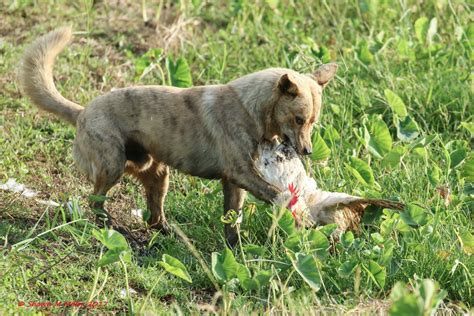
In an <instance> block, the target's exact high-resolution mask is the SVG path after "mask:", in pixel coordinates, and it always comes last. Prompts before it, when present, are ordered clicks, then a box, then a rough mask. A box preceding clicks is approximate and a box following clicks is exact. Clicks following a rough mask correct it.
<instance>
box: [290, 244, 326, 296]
mask: <svg viewBox="0 0 474 316" xmlns="http://www.w3.org/2000/svg"><path fill="white" fill-rule="evenodd" d="M293 266H294V267H295V270H296V271H297V272H298V273H299V275H301V277H302V278H303V280H304V281H305V282H306V283H307V284H308V285H309V286H310V287H311V288H312V289H313V290H315V291H318V290H319V289H320V288H321V275H320V274H319V270H318V266H317V264H316V261H315V260H314V258H313V256H312V255H305V254H302V253H297V254H296V261H293Z"/></svg>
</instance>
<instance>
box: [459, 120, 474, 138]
mask: <svg viewBox="0 0 474 316" xmlns="http://www.w3.org/2000/svg"><path fill="white" fill-rule="evenodd" d="M461 127H464V128H465V129H467V130H468V131H469V133H471V136H473V135H474V123H472V122H461Z"/></svg>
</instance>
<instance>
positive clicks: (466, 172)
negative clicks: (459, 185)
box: [461, 154, 474, 182]
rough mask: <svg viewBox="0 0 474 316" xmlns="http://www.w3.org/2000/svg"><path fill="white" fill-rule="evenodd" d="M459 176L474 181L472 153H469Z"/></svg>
mask: <svg viewBox="0 0 474 316" xmlns="http://www.w3.org/2000/svg"><path fill="white" fill-rule="evenodd" d="M461 176H462V177H463V178H465V179H466V180H467V181H470V182H474V154H471V155H470V156H469V157H468V158H467V159H466V162H464V166H463V168H462V172H461Z"/></svg>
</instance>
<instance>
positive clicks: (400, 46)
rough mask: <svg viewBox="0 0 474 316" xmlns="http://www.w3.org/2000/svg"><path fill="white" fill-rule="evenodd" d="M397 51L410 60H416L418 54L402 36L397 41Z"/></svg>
mask: <svg viewBox="0 0 474 316" xmlns="http://www.w3.org/2000/svg"><path fill="white" fill-rule="evenodd" d="M397 52H398V54H399V56H400V57H402V58H405V59H408V60H415V59H416V55H415V51H414V50H413V49H412V48H411V47H410V45H409V43H408V41H407V40H406V39H404V38H400V39H399V40H398V43H397Z"/></svg>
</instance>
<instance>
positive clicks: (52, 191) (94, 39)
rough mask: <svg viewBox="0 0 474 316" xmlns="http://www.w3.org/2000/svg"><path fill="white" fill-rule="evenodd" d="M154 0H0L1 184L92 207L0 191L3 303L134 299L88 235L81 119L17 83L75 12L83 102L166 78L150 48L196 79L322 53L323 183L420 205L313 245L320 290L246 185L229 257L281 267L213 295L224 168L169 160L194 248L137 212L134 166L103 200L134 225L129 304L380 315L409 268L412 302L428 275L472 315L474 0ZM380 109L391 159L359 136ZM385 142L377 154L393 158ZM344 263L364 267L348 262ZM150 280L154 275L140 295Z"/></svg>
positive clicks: (76, 85) (75, 79)
mask: <svg viewBox="0 0 474 316" xmlns="http://www.w3.org/2000/svg"><path fill="white" fill-rule="evenodd" d="M143 3H144V4H145V10H146V12H147V16H148V18H150V20H149V21H147V23H144V21H143V15H142V9H143V8H142V7H141V6H140V2H138V1H122V2H120V5H116V4H115V3H114V4H112V3H109V2H108V1H103V2H93V1H86V0H84V1H80V2H72V3H66V2H64V1H33V0H15V1H14V0H7V1H3V7H2V10H1V13H0V53H1V55H0V82H1V86H2V93H1V94H0V107H1V109H2V115H1V117H0V122H1V125H2V133H3V135H4V136H3V137H1V138H0V145H1V159H0V178H1V182H2V183H4V182H6V181H7V179H8V178H15V179H16V180H17V181H18V182H20V183H23V184H25V185H26V186H27V187H29V188H31V189H34V190H35V191H38V192H39V198H41V199H45V200H49V199H51V200H54V201H57V202H59V203H60V204H61V203H62V202H67V201H73V202H74V203H75V204H74V205H75V206H74V207H73V209H74V210H75V211H78V210H82V212H81V213H80V214H77V213H76V214H74V215H73V216H72V219H73V221H71V218H70V217H71V216H69V215H68V211H67V208H65V207H52V206H45V205H42V204H39V203H38V202H36V201H35V200H34V199H28V198H25V197H23V196H21V195H19V194H18V193H12V192H8V191H3V190H2V191H0V195H1V198H0V241H1V242H0V244H1V246H0V247H1V248H0V251H1V253H2V255H1V256H0V275H1V278H0V280H1V281H0V312H2V314H3V313H25V312H31V313H34V312H38V311H42V312H44V313H48V312H54V313H61V312H64V313H66V312H67V313H71V312H75V313H82V312H83V311H84V309H82V308H78V307H64V306H61V307H30V308H26V307H19V306H18V303H19V302H20V301H24V302H25V303H26V304H27V305H28V303H29V302H56V301H61V302H67V301H76V302H77V301H79V302H87V301H96V302H99V303H101V304H102V305H101V306H98V307H95V308H94V309H91V311H92V312H97V313H100V312H103V313H106V312H116V313H126V312H130V311H131V310H130V305H129V303H128V300H127V298H126V297H123V295H121V290H122V289H124V290H125V289H126V288H127V286H126V284H125V275H124V269H123V267H124V266H123V265H121V264H111V265H107V266H105V267H101V268H98V267H97V263H98V261H99V258H100V257H101V255H103V253H105V251H106V248H105V247H103V246H102V245H101V244H100V243H99V242H98V241H97V240H96V238H94V236H93V235H92V230H93V228H95V225H94V224H93V221H92V218H93V216H92V212H91V211H90V209H89V207H88V206H87V204H88V202H87V201H88V196H89V194H90V193H91V188H92V186H91V184H90V183H89V182H88V181H87V180H86V179H85V177H84V176H83V175H81V174H80V173H79V172H78V171H77V170H76V168H75V166H74V164H73V161H72V156H71V148H72V141H73V139H74V128H73V127H71V126H69V125H67V124H66V123H64V122H61V121H59V120H58V119H57V118H55V117H53V116H52V115H49V114H46V113H44V112H39V111H38V110H37V109H36V108H35V107H33V106H32V105H31V104H30V103H29V101H28V100H26V99H25V98H22V97H21V94H20V92H19V90H18V86H17V83H16V80H15V69H16V67H17V63H18V59H19V56H20V55H21V53H22V51H23V49H24V47H25V45H27V44H28V43H30V42H31V41H32V40H33V39H34V38H36V37H37V36H39V35H41V34H44V33H46V32H47V31H49V30H52V29H54V28H56V27H58V26H60V25H64V24H72V25H73V27H74V30H75V31H77V32H78V34H77V35H76V37H75V40H74V43H73V44H72V45H70V47H69V48H68V49H67V50H65V51H64V52H63V53H62V54H61V55H60V57H59V58H58V61H57V64H56V68H55V76H56V84H57V86H58V89H59V90H60V91H61V93H62V94H63V95H64V96H65V97H66V98H68V99H71V100H74V101H75V102H78V103H80V104H84V105H86V104H87V103H88V101H90V100H92V99H93V98H94V97H95V96H97V95H100V94H101V93H104V92H107V91H110V90H111V89H112V88H117V87H125V86H129V85H133V84H166V83H168V82H169V80H168V78H167V71H166V67H165V63H164V58H160V57H159V58H158V59H153V58H151V59H150V58H148V57H143V56H144V54H145V53H146V52H147V51H149V50H150V49H156V48H158V49H164V52H163V56H168V55H172V56H174V57H175V58H176V57H181V58H184V59H185V60H186V61H187V63H188V64H189V65H190V70H191V75H192V79H193V82H194V84H195V85H202V84H216V83H225V82H228V81H230V80H232V79H233V78H236V77H239V76H241V75H244V74H247V73H250V72H253V71H256V70H259V69H263V68H266V67H273V66H280V67H288V68H292V69H295V70H297V71H300V72H311V71H313V70H314V69H315V68H316V67H317V65H318V64H320V63H321V62H329V61H334V62H337V63H338V64H339V65H340V68H339V71H338V76H337V79H336V80H334V81H333V82H331V83H330V84H329V86H328V88H327V89H326V91H325V100H324V103H325V106H324V109H323V114H322V119H321V122H320V126H319V127H318V129H317V131H316V133H320V135H322V137H323V139H324V140H325V143H326V144H327V146H328V147H329V148H330V150H331V153H330V156H329V159H328V160H327V161H323V162H322V163H316V162H313V163H312V166H311V168H312V172H313V173H314V176H315V178H316V179H317V181H318V183H319V185H320V186H321V187H322V188H324V189H327V190H331V191H341V192H347V193H354V194H360V195H364V196H381V197H387V198H396V199H399V200H402V201H404V202H407V203H417V204H418V205H420V206H421V207H422V208H423V210H425V211H423V212H422V213H423V215H422V216H424V219H425V220H423V221H422V222H416V223H415V224H419V225H413V227H409V226H407V225H406V222H407V221H408V220H407V219H404V220H403V221H401V220H400V218H398V215H396V214H394V213H393V212H391V211H384V213H383V214H382V215H380V214H378V216H374V218H368V217H366V218H365V222H366V225H365V226H364V228H363V230H362V232H361V233H360V235H358V236H356V238H355V240H354V242H353V243H352V244H351V245H350V243H348V244H340V245H338V246H335V248H333V249H332V251H331V252H330V253H326V255H324V256H323V257H318V256H315V258H316V259H315V262H316V263H317V265H318V271H319V273H320V274H321V279H322V284H323V286H322V287H321V288H320V289H319V291H317V292H316V291H313V290H312V289H311V288H310V287H309V286H308V285H307V284H306V283H305V282H304V281H303V279H302V278H301V277H300V276H299V275H298V273H295V271H294V270H292V269H289V270H288V269H287V270H285V269H280V268H279V267H278V264H276V263H275V262H274V261H281V262H286V263H288V262H289V258H292V257H291V256H292V255H291V251H289V250H288V248H287V247H285V246H284V245H283V244H284V242H285V241H287V237H286V235H285V233H284V232H283V231H281V230H280V229H277V230H276V231H275V232H274V233H271V234H270V235H268V231H269V229H270V227H271V225H272V221H273V216H272V209H271V207H269V206H268V205H265V204H263V203H261V202H259V201H257V200H255V199H253V198H248V199H247V202H246V205H245V210H244V211H245V215H246V216H245V218H246V219H245V221H244V224H243V227H242V229H241V238H242V245H241V246H242V247H241V248H239V249H237V250H235V251H234V255H235V258H237V260H238V261H239V262H240V263H243V262H244V258H245V262H246V265H247V266H248V267H249V268H250V270H251V271H252V272H254V273H257V272H259V271H270V275H271V281H270V282H269V283H268V285H267V286H265V287H263V288H262V289H260V290H258V291H246V290H244V289H242V288H241V287H240V286H239V285H237V284H236V282H235V280H234V281H233V282H225V284H224V285H222V284H221V285H220V289H221V291H219V292H217V294H216V290H215V287H214V285H213V283H212V281H211V279H210V278H209V277H208V276H207V274H206V273H205V271H204V269H203V266H202V265H201V264H200V262H199V260H198V257H202V258H203V260H204V262H205V264H206V265H207V266H210V263H211V254H212V253H213V252H219V253H222V251H223V249H224V242H223V240H224V239H223V224H222V222H221V215H222V203H223V197H222V193H221V191H220V184H219V182H217V181H205V180H202V179H199V178H193V177H189V176H184V175H182V174H179V173H178V172H175V171H174V172H173V174H172V181H171V185H170V193H169V194H168V197H167V200H166V208H167V210H166V211H167V216H168V218H169V220H170V221H171V222H173V223H175V224H176V225H178V227H179V228H180V229H181V230H182V231H183V232H184V234H185V235H186V236H187V237H188V238H189V240H188V242H189V243H191V244H192V245H194V247H195V249H196V251H195V252H194V253H193V251H191V249H190V247H189V245H188V243H187V242H184V241H183V240H181V239H180V238H179V236H178V235H176V233H173V234H171V235H168V236H164V235H161V234H159V233H157V232H150V231H148V230H147V229H146V228H145V227H144V225H143V224H142V223H141V222H140V221H138V220H137V219H135V218H134V216H133V215H131V210H132V209H136V208H141V209H145V201H144V199H143V195H142V189H141V188H140V186H138V185H137V183H136V181H134V180H132V179H130V178H124V179H123V180H122V181H121V182H120V184H119V185H117V186H116V187H115V188H114V189H113V190H112V191H111V192H110V194H109V197H110V200H109V201H108V204H107V205H108V209H109V210H110V211H111V213H112V214H114V215H115V217H116V218H120V220H121V222H122V223H123V225H124V226H126V227H129V229H130V231H131V233H130V236H135V238H136V239H139V241H141V242H142V244H144V246H142V247H137V246H133V247H132V250H133V254H132V260H131V262H130V263H126V264H125V266H126V271H127V278H128V283H129V287H130V288H131V289H133V290H134V291H132V294H130V295H131V298H132V300H133V302H134V305H135V312H137V310H138V308H139V307H140V306H141V304H144V308H145V310H147V311H148V312H150V313H152V312H153V313H156V314H165V313H178V312H183V313H201V312H204V313H205V312H208V313H222V314H224V313H234V314H235V313H251V312H254V313H255V312H256V313H271V312H274V313H289V314H293V313H301V314H305V313H309V312H311V313H320V312H324V313H348V312H351V313H352V312H354V313H374V314H375V313H387V312H388V310H389V309H390V306H392V305H393V304H395V303H396V302H402V301H401V300H400V299H399V298H397V297H396V295H395V294H393V293H396V292H397V291H395V290H393V291H392V290H391V289H392V288H393V287H394V286H395V284H396V283H397V282H398V281H401V282H404V283H407V284H409V286H408V287H407V288H408V289H409V291H410V293H413V294H407V293H405V294H404V296H403V297H404V298H406V300H405V301H403V304H402V303H400V304H401V305H403V306H405V307H406V306H410V303H409V302H410V300H411V299H412V298H413V297H415V296H416V295H418V296H416V297H424V299H425V301H426V300H427V298H426V296H423V295H424V294H423V293H424V292H423V290H422V291H419V290H417V289H419V287H420V284H421V282H422V281H421V280H422V279H432V280H434V281H436V282H437V284H439V287H440V288H441V289H443V290H445V291H446V297H445V298H444V300H443V302H442V304H441V306H440V309H439V310H438V311H439V312H441V313H446V314H454V313H462V312H464V313H468V312H469V310H471V312H472V308H473V304H474V300H473V297H474V293H473V288H474V278H473V271H474V256H473V255H472V244H471V246H470V247H471V248H469V238H471V243H472V232H473V230H474V225H473V223H474V218H473V211H472V210H473V205H474V204H473V200H472V197H473V190H472V171H471V173H470V174H469V166H472V163H473V154H472V148H471V147H472V121H473V114H474V111H473V106H472V100H473V98H472V93H473V90H472V59H473V56H474V55H473V52H472V44H473V34H474V28H473V24H472V13H471V11H470V9H471V8H470V6H469V5H468V3H467V2H464V1H450V0H446V1H424V2H422V3H420V2H417V1H396V2H391V1H383V0H379V1H377V0H370V1H369V0H367V1H315V2H314V3H312V4H307V3H304V2H297V1H259V2H258V3H257V4H255V3H254V2H252V1H245V0H241V1H232V2H229V3H227V2H217V3H213V4H211V3H208V2H205V1H199V0H198V1H185V0H183V1H179V2H177V1H170V0H166V1H163V3H161V4H160V3H159V1H158V2H153V1H144V2H143ZM422 17H426V18H427V22H426V23H423V19H420V18H422ZM433 18H436V21H437V28H436V29H435V28H434V26H433V24H431V25H432V26H431V28H430V27H429V25H430V21H433V20H432V19H433ZM432 23H434V22H432ZM159 56H160V55H159ZM143 60H145V61H146V62H147V65H148V64H149V63H153V65H154V66H151V67H150V68H149V69H148V70H150V71H149V72H146V73H145V74H143V73H142V70H143V69H142V68H140V67H141V66H140V63H141V62H142V61H143ZM386 89H390V90H392V91H393V92H394V93H395V94H397V95H398V96H399V97H400V98H401V99H402V100H403V103H404V104H405V105H406V108H407V112H408V115H409V116H410V117H411V118H412V119H413V120H414V121H415V122H416V123H417V125H418V128H417V130H418V131H419V133H420V135H419V136H418V138H417V139H421V138H422V137H431V136H435V138H434V139H433V141H432V142H431V143H429V144H427V145H423V144H419V145H418V146H416V147H415V146H414V144H416V140H411V141H401V140H400V138H401V137H402V136H403V135H402V136H399V135H397V125H398V124H397V119H398V116H397V115H396V114H394V113H396V112H394V111H393V110H392V109H391V107H390V106H389V102H388V101H387V97H386V95H385V93H384V91H385V90H386ZM380 120H382V121H383V122H384V124H385V125H386V126H387V127H388V130H389V135H390V138H391V140H390V144H392V143H393V145H392V150H393V151H395V152H397V151H398V152H399V153H402V159H401V161H399V160H398V159H395V160H394V162H393V164H391V165H390V164H387V163H386V161H387V159H388V158H385V159H379V158H377V155H376V154H374V152H373V148H372V149H370V148H369V147H368V146H366V144H365V141H364V134H365V131H364V128H365V127H367V128H368V130H369V134H370V135H371V137H372V138H373V139H374V140H375V141H378V140H380V137H379V136H380V135H379V134H378V133H377V132H375V131H373V130H371V126H372V125H373V124H374V123H373V122H374V121H378V122H380ZM469 127H470V128H471V131H469ZM334 131H336V132H337V135H339V137H337V135H336V136H334V135H335V134H334ZM401 132H402V133H403V132H406V129H403V128H402V130H401ZM331 135H332V136H331ZM392 140H393V141H392ZM383 142H384V143H386V139H385V140H384V141H383ZM388 152H390V151H383V156H384V157H385V156H386V155H387V154H388ZM351 157H358V158H360V159H362V160H363V161H365V162H366V163H368V165H370V169H371V170H372V172H373V175H374V180H375V182H377V183H378V186H377V185H376V184H375V183H366V184H363V183H362V182H363V181H362V182H361V180H358V179H357V177H356V176H355V175H354V173H353V172H351V169H350V168H349V167H350V166H351ZM470 170H472V167H471V169H470ZM356 171H357V170H356ZM369 182H370V181H369ZM448 191H449V192H450V193H449V197H446V198H443V196H442V195H441V194H440V192H448ZM74 220H75V221H74ZM417 220H419V218H417ZM377 233H378V234H379V235H378V234H377ZM379 236H380V237H381V238H382V240H379ZM29 238H32V240H29ZM130 242H133V239H130ZM132 245H134V244H133V243H132ZM249 245H257V246H259V247H262V248H263V249H264V250H265V252H264V254H261V255H252V254H251V252H250V251H249V250H248V247H247V246H249ZM19 246H21V247H19ZM303 246H304V247H306V246H307V245H306V244H304V245H303ZM390 249H391V250H390ZM390 251H392V252H391V253H390ZM196 253H198V254H199V255H198V256H197V255H196ZM288 253H290V255H288ZM163 254H169V255H172V256H174V257H176V258H178V259H179V260H180V261H181V262H182V263H183V264H184V265H185V267H186V269H187V271H188V272H189V273H190V275H191V277H192V279H193V282H192V284H188V283H186V282H184V281H182V280H181V279H179V278H176V277H174V276H172V275H170V274H163V271H164V270H163V268H162V267H161V266H160V265H159V264H158V261H159V260H160V259H161V258H162V255H163ZM370 260H372V261H373V262H376V263H378V265H380V266H381V267H382V268H383V270H384V271H385V273H386V277H385V278H384V282H383V283H381V282H380V281H377V280H378V279H376V278H374V275H373V274H371V273H370V271H372V270H371V269H370V264H369V262H370ZM347 262H354V263H355V264H357V268H355V270H354V271H352V272H350V273H347V274H344V273H341V271H340V270H341V267H342V265H343V264H344V263H347ZM343 275H344V276H343ZM155 282H158V283H157V284H158V285H157V286H156V287H154V289H153V291H152V292H151V293H150V294H151V295H150V298H149V300H145V298H146V296H147V295H148V294H149V292H150V290H151V289H152V287H153V284H154V283H155ZM417 291H418V292H417ZM420 293H421V294H420ZM410 295H411V296H410ZM144 302H145V303H144ZM415 305H416V303H415ZM392 312H393V313H394V310H392Z"/></svg>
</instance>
